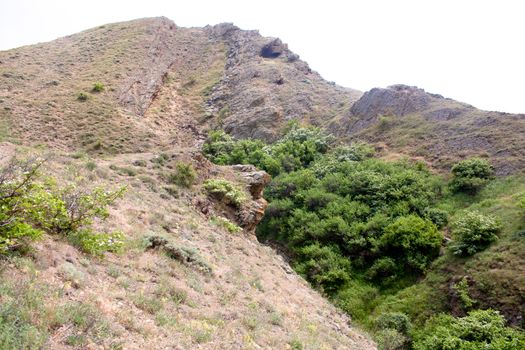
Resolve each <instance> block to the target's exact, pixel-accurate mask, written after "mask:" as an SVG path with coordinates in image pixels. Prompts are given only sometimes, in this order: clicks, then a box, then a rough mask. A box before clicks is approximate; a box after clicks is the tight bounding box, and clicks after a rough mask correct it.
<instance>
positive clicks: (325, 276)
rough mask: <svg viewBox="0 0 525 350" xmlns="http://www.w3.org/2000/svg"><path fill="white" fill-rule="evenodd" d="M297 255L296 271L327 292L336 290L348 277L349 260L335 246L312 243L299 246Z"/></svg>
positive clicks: (330, 292)
mask: <svg viewBox="0 0 525 350" xmlns="http://www.w3.org/2000/svg"><path fill="white" fill-rule="evenodd" d="M298 255H299V257H300V258H299V259H300V260H299V262H298V263H296V264H295V268H296V270H297V272H299V273H300V274H302V275H304V276H306V277H307V278H308V280H310V281H312V283H314V285H315V286H316V287H318V288H320V289H322V290H323V291H325V292H326V293H328V294H333V293H334V292H336V291H337V290H338V289H339V288H341V286H343V285H344V284H345V283H346V282H348V280H349V279H350V261H348V259H345V258H344V257H342V256H341V253H340V252H339V251H338V248H337V247H329V246H324V247H321V246H319V244H312V245H309V246H306V247H303V248H300V249H299V251H298Z"/></svg>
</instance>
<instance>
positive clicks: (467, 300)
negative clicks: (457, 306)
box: [452, 277, 474, 310]
mask: <svg viewBox="0 0 525 350" xmlns="http://www.w3.org/2000/svg"><path fill="white" fill-rule="evenodd" d="M452 288H453V289H454V290H455V291H456V293H457V295H458V298H459V301H460V302H461V306H462V307H463V309H465V310H469V309H470V308H472V306H473V305H474V300H472V298H471V297H470V295H469V292H468V281H467V279H466V277H463V278H462V279H461V281H459V282H458V283H456V284H454V285H453V286H452Z"/></svg>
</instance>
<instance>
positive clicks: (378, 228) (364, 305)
mask: <svg viewBox="0 0 525 350" xmlns="http://www.w3.org/2000/svg"><path fill="white" fill-rule="evenodd" d="M203 151H204V153H205V154H206V155H207V157H208V158H209V159H210V160H212V161H213V162H215V163H217V164H238V163H240V164H254V165H256V166H257V167H259V168H261V169H264V170H266V171H267V172H269V173H270V174H272V175H273V180H272V182H271V183H270V184H269V185H268V187H267V188H266V190H265V193H264V197H265V198H266V199H267V200H268V201H269V206H268V208H267V209H266V213H265V216H264V218H263V221H262V222H261V223H260V224H259V226H258V229H257V235H258V238H259V240H261V241H271V242H273V243H278V244H279V245H280V246H281V247H282V248H283V251H284V252H285V253H286V254H287V255H288V256H289V257H290V259H291V262H292V266H293V267H294V268H295V270H296V271H297V272H298V273H300V274H301V275H302V276H304V277H305V278H306V279H307V280H308V281H309V282H310V283H311V284H312V285H313V286H314V287H316V288H317V289H318V290H320V291H321V292H322V293H324V294H325V295H326V296H328V297H329V298H330V299H331V300H332V301H333V302H334V303H335V304H336V305H338V306H339V307H341V308H342V309H343V310H345V311H346V312H348V313H349V314H350V315H351V316H352V318H353V320H354V321H356V322H358V323H360V324H361V325H362V326H363V327H365V328H366V329H368V330H369V331H370V332H372V333H373V334H375V337H376V340H377V341H378V344H379V346H380V348H383V349H409V348H416V349H456V348H457V349H459V348H472V349H478V348H479V349H481V348H483V347H482V345H483V344H486V346H488V347H487V348H490V349H518V348H519V346H520V345H521V344H522V340H520V339H523V331H521V330H519V329H516V330H515V329H511V328H509V327H506V325H505V319H504V317H503V316H502V315H500V314H499V313H497V312H496V311H491V310H486V311H485V310H479V311H477V310H476V307H479V306H481V305H483V306H484V307H485V308H487V306H491V305H493V304H497V303H494V302H492V301H490V300H489V301H487V302H481V301H479V302H478V301H476V300H474V299H471V298H470V296H469V290H470V289H472V287H473V285H475V287H476V288H478V285H479V284H480V282H479V281H477V280H475V279H474V278H473V277H471V276H469V278H471V280H469V281H471V282H470V285H469V282H468V281H467V279H466V277H465V276H466V275H467V274H468V273H469V272H470V273H471V274H474V275H476V274H477V275H479V272H478V270H477V269H476V268H471V267H469V266H473V265H472V264H469V260H468V259H486V260H488V261H491V260H493V259H495V256H496V255H495V253H494V252H493V249H492V248H493V247H494V249H497V247H499V246H502V245H505V244H507V243H506V242H508V240H509V239H510V238H509V237H510V235H511V234H512V231H514V230H516V229H519V228H520V227H523V214H522V213H521V211H523V210H522V209H520V205H522V206H523V203H522V202H523V198H522V197H520V196H519V195H518V198H515V199H512V200H509V193H512V191H513V190H515V189H516V184H517V186H518V188H522V189H523V190H525V188H524V187H525V186H524V185H523V183H524V182H523V179H522V178H521V177H519V176H518V177H515V178H502V179H495V178H494V177H493V175H492V174H493V171H494V169H493V167H492V166H491V165H490V163H489V162H488V161H487V160H484V159H479V158H473V159H467V160H464V161H462V162H460V163H458V164H456V165H455V166H454V167H453V168H452V169H451V174H450V175H446V174H445V175H443V174H436V173H434V172H433V171H432V170H431V169H429V168H428V167H427V166H426V165H425V164H424V163H422V162H418V161H412V160H407V159H405V160H399V161H386V160H383V159H379V158H375V157H373V148H372V147H371V146H369V145H367V144H365V143H361V142H356V143H353V144H350V145H345V146H343V145H338V144H336V143H335V142H334V141H333V139H332V138H331V137H330V136H329V135H326V134H324V133H323V132H321V131H320V130H319V129H317V128H314V127H300V126H299V125H297V124H291V125H290V126H289V127H288V129H287V131H286V133H285V134H284V135H283V137H282V138H281V139H280V140H278V141H277V142H275V143H273V144H265V143H263V142H262V141H258V140H235V139H233V138H232V137H231V136H229V135H227V134H225V133H224V132H222V131H213V132H211V133H210V136H209V138H208V140H207V141H206V143H205V144H204V147H203ZM509 179H510V180H509ZM508 182H510V183H511V185H509V184H508ZM513 185H514V188H512V187H513ZM524 193H525V192H524ZM518 240H519V241H518V242H517V243H516V244H518V245H520V246H523V244H524V242H523V238H521V239H518ZM509 254H511V253H509ZM512 254H514V253H512ZM516 258H521V257H520V256H517V257H516ZM480 269H481V268H480ZM515 273H517V272H515ZM458 274H463V280H461V281H460V282H458V283H456V284H455V286H457V287H455V288H452V290H453V291H455V292H454V293H455V295H457V297H453V296H452V295H451V294H450V293H451V292H450V291H449V290H450V288H449V287H447V285H449V284H450V283H451V280H453V279H454V278H457V275H458ZM477 275H476V276H477ZM478 289H479V288H478ZM454 298H458V299H459V300H460V302H462V303H463V304H465V301H466V300H468V301H470V303H467V304H468V305H467V306H466V307H465V306H464V307H463V309H462V310H470V314H469V315H468V316H466V315H464V314H463V315H462V314H461V312H459V313H458V311H454V308H453V307H452V303H453V299H454ZM487 300H488V299H487ZM465 305H466V304H465ZM462 312H464V311H462ZM460 316H464V317H460ZM436 325H439V326H436ZM514 325H515V323H514ZM489 326H491V327H492V326H494V329H496V328H497V332H498V333H497V334H493V335H491V336H484V337H481V336H480V337H479V338H476V339H473V338H472V337H470V335H469V334H471V333H475V332H476V331H475V328H476V327H482V328H483V327H489ZM516 337H517V338H516ZM520 342H521V343H520ZM449 344H453V345H451V346H452V347H448V346H449ZM517 344H520V345H517ZM513 346H514V347H513ZM515 346H518V347H515Z"/></svg>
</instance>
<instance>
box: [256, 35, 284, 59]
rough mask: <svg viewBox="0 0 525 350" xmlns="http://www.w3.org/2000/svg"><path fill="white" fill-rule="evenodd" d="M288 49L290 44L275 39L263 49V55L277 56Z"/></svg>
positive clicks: (268, 56)
mask: <svg viewBox="0 0 525 350" xmlns="http://www.w3.org/2000/svg"><path fill="white" fill-rule="evenodd" d="M287 49H288V45H286V44H283V42H282V41H281V39H278V38H277V39H273V40H272V41H270V42H269V43H268V44H266V45H264V46H263V48H262V49H261V56H262V57H265V58H276V57H279V56H280V55H282V54H283V53H284V52H285V51H286V50H287Z"/></svg>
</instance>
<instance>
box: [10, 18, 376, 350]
mask: <svg viewBox="0 0 525 350" xmlns="http://www.w3.org/2000/svg"><path fill="white" fill-rule="evenodd" d="M211 32H212V30H211V29H210V28H207V29H191V28H190V29H187V28H178V27H176V26H175V25H174V24H173V22H171V21H169V20H167V19H164V18H156V19H144V20H137V21H132V22H127V23H118V24H110V25H105V26H101V27H98V28H94V29H91V30H88V31H85V32H82V33H79V34H75V35H71V36H68V37H65V38H61V39H57V40H55V41H53V42H50V43H43V44H38V45H33V46H28V47H23V48H19V49H14V50H10V51H6V52H1V53H0V77H1V78H0V79H1V82H0V86H1V88H0V90H1V93H0V94H1V96H0V103H1V118H0V123H1V134H0V136H1V139H0V141H3V142H2V143H1V146H0V155H1V156H0V164H1V165H2V169H8V164H9V161H10V159H12V158H13V157H16V158H18V159H25V158H28V157H29V158H32V157H34V156H35V155H36V156H42V157H45V158H46V159H47V161H46V163H45V164H44V166H43V168H42V170H41V172H42V180H41V181H43V183H44V184H46V183H47V182H46V181H48V180H44V179H47V178H48V177H51V178H52V179H53V180H52V181H53V182H54V183H55V182H56V183H57V184H59V185H61V186H66V184H69V185H68V186H75V187H76V186H79V188H86V189H88V188H95V187H99V188H104V189H107V190H114V189H116V188H118V187H119V186H124V187H125V188H126V193H125V195H124V197H123V198H121V199H120V200H118V201H116V202H115V204H112V205H111V207H110V210H109V213H110V216H109V219H108V220H99V219H97V220H95V228H96V229H97V230H101V231H106V230H107V231H115V230H117V231H121V232H122V233H123V234H124V242H125V243H124V245H125V249H124V250H123V251H120V252H119V253H106V254H105V255H104V257H103V258H100V257H97V256H93V255H90V254H86V253H83V252H82V251H81V249H78V248H77V247H75V246H74V244H73V245H72V243H71V242H72V241H71V239H70V238H67V237H64V236H60V235H56V234H55V233H52V232H47V233H45V234H44V235H43V236H42V238H41V239H40V240H38V242H36V243H34V244H32V245H31V247H32V248H31V249H30V251H29V252H26V253H18V251H17V249H18V248H17V247H18V245H14V248H12V249H13V250H14V251H13V252H12V253H9V254H8V255H7V256H2V257H1V260H0V273H1V274H2V282H0V301H1V303H2V308H1V309H0V329H1V330H2V331H1V332H0V347H1V348H5V349H19V348H29V349H37V348H42V347H43V348H46V349H80V348H82V349H84V348H88V349H190V348H203V349H258V348H279V349H285V348H289V349H298V348H306V349H326V348H333V349H347V348H352V349H368V348H369V349H373V348H375V345H374V343H373V342H372V341H371V340H370V339H369V338H368V337H367V336H366V335H363V334H362V332H361V331H359V330H356V329H355V328H354V327H353V326H352V323H351V321H350V320H349V318H348V316H347V315H345V314H344V313H342V312H341V311H339V310H337V309H336V308H335V307H334V306H332V305H330V303H329V302H328V301H327V300H326V299H325V298H323V296H322V295H320V294H319V293H318V292H316V291H314V290H312V289H311V288H310V287H309V285H308V284H307V283H306V282H305V281H304V279H303V278H302V277H300V276H298V275H297V274H296V273H295V272H294V271H293V270H292V269H291V268H290V266H289V264H288V263H287V262H286V261H285V260H284V259H283V258H282V257H281V256H280V255H278V254H277V253H276V252H275V251H274V250H272V249H271V248H269V247H266V246H263V245H261V244H259V243H258V242H257V240H256V239H255V236H254V233H253V230H254V227H255V225H256V224H257V222H258V221H259V220H260V219H261V216H262V214H263V212H264V208H265V206H266V202H265V201H264V199H262V198H257V197H256V193H259V194H258V195H257V196H259V197H260V192H261V191H262V189H263V186H264V184H265V183H266V181H267V178H266V177H265V176H267V175H262V174H264V173H258V172H256V171H255V172H254V169H251V168H240V169H239V168H235V167H218V166H215V165H213V164H211V163H210V162H209V161H207V160H206V159H205V158H204V157H203V156H202V155H200V152H199V149H200V144H202V142H203V140H204V138H205V133H204V132H203V128H202V127H201V126H200V125H201V122H202V120H203V118H202V117H203V114H202V113H203V110H204V108H205V106H206V104H205V101H206V100H207V97H208V96H209V95H210V93H211V90H212V88H213V86H214V85H215V84H216V83H217V82H218V81H219V80H220V79H221V77H222V75H223V71H224V64H225V62H226V51H227V48H226V44H225V43H224V42H223V41H221V40H218V39H213V35H214V34H212V33H211ZM97 82H100V83H101V84H102V85H103V88H102V89H100V90H101V91H95V89H94V86H95V85H96V83H97ZM80 93H84V94H85V95H87V99H85V100H83V99H81V98H80V99H79V95H80ZM179 164H184V165H187V166H189V167H190V168H191V169H194V170H195V172H196V176H197V177H196V179H195V181H194V183H193V186H191V188H186V187H185V186H181V185H176V184H175V183H174V181H177V178H176V177H174V176H177V174H178V168H177V166H178V165H179ZM4 167H5V168H4ZM2 171H4V170H2ZM4 174H6V173H5V172H4ZM261 176H262V177H261ZM209 179H228V180H230V181H231V182H232V183H235V184H237V186H239V188H244V190H243V193H244V192H246V196H247V197H248V198H250V194H249V193H250V191H252V189H256V190H255V192H253V193H252V196H255V197H253V198H252V199H249V200H248V201H246V202H243V206H242V207H241V208H237V207H232V206H231V205H228V204H221V202H220V201H216V200H214V199H213V198H212V197H210V196H208V195H207V192H206V190H205V189H204V188H203V183H204V182H205V181H206V180H209ZM2 181H3V180H2ZM2 181H0V182H2ZM2 183H3V182H2ZM3 184H4V185H5V183H3ZM74 184H76V185H74ZM75 187H73V188H75ZM68 188H71V187H68ZM257 191H258V192H257ZM0 219H1V218H0ZM236 224H238V225H240V226H242V228H243V229H244V231H243V232H237V227H238V226H237V225H236ZM232 225H233V226H232ZM232 227H233V230H234V231H233V232H229V230H232ZM152 237H153V238H152ZM163 239H166V240H167V242H169V243H168V244H169V247H171V248H164V245H163V244H164V243H162V244H161V245H160V246H157V244H159V243H158V242H162V240H163ZM7 242H9V241H7ZM152 242H154V243H152ZM4 243H5V242H4V241H2V240H0V250H1V248H2V244H4ZM166 247H168V245H167V246H166ZM173 247H175V248H173ZM170 249H171V250H170ZM173 249H175V250H173ZM170 252H172V253H170ZM173 252H174V253H173ZM170 254H171V255H170ZM173 254H174V255H173ZM179 254H182V255H179ZM283 296H286V297H284V298H283Z"/></svg>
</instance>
